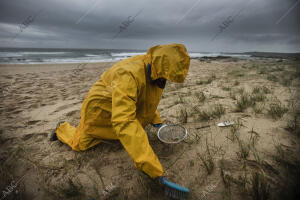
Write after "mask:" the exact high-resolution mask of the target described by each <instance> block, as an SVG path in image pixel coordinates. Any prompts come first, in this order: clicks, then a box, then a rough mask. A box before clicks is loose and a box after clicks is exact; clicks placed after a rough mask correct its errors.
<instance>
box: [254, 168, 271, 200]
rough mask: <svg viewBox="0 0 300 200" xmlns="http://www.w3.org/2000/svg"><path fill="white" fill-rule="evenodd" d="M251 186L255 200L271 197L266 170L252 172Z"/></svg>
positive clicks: (265, 199) (264, 199)
mask: <svg viewBox="0 0 300 200" xmlns="http://www.w3.org/2000/svg"><path fill="white" fill-rule="evenodd" d="M251 186H252V187H251V189H252V190H251V191H252V193H251V196H252V199H253V200H267V199H270V185H269V184H268V182H267V178H266V176H265V174H264V172H260V171H255V172H253V173H252V179H251Z"/></svg>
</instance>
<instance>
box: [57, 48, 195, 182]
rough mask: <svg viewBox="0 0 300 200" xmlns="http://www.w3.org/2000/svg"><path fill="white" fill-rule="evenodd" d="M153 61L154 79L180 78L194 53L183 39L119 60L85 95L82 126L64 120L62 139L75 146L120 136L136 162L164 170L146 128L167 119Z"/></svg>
mask: <svg viewBox="0 0 300 200" xmlns="http://www.w3.org/2000/svg"><path fill="white" fill-rule="evenodd" d="M148 64H151V78H152V80H155V79H157V78H165V79H167V80H168V81H173V82H178V83H181V82H183V81H184V79H185V77H186V75H187V73H188V69H189V65H190V57H189V55H188V53H187V50H186V48H185V47H184V46H183V45H182V44H169V45H158V46H154V47H152V48H150V49H149V50H148V51H147V54H146V55H139V56H134V57H131V58H128V59H125V60H122V61H120V62H118V63H116V64H115V65H114V66H112V67H111V68H110V69H108V70H107V71H106V72H104V73H103V74H102V76H101V79H100V80H99V81H97V82H96V83H95V84H94V85H93V86H92V88H91V89H90V91H89V92H88V94H87V96H86V97H85V100H84V101H83V104H82V108H81V120H80V123H79V126H78V127H77V128H75V127H73V126H71V125H70V124H69V123H66V122H65V123H63V124H61V125H60V126H59V127H58V128H57V130H56V134H57V137H58V139H59V140H61V141H62V142H64V143H66V144H68V145H69V146H71V147H72V149H73V150H76V151H84V150H86V149H88V148H90V147H93V146H94V145H96V144H98V143H100V142H101V139H113V140H114V139H116V140H120V142H121V143H122V145H123V146H124V148H125V149H126V151H127V152H128V153H129V155H130V156H131V158H132V159H133V161H134V165H135V167H137V168H138V169H141V170H143V171H144V172H145V173H147V174H148V175H149V176H150V177H152V178H155V177H157V176H162V175H163V168H162V166H161V164H160V162H159V160H158V158H157V156H156V155H155V153H154V152H153V150H152V148H151V146H150V145H149V142H148V137H147V134H146V132H145V131H144V128H143V127H145V126H146V125H147V124H149V123H153V124H158V123H161V122H162V120H161V119H160V116H159V114H158V112H157V106H158V103H159V101H160V98H161V95H162V92H163V90H162V89H160V88H159V87H158V86H156V85H154V84H151V83H150V79H149V76H148V71H147V65H148Z"/></svg>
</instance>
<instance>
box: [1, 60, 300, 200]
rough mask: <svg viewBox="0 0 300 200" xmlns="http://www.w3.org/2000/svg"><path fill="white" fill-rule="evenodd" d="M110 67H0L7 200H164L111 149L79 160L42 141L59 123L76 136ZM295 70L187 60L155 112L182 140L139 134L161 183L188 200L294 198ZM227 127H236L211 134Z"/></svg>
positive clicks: (273, 64) (108, 145)
mask: <svg viewBox="0 0 300 200" xmlns="http://www.w3.org/2000/svg"><path fill="white" fill-rule="evenodd" d="M113 64H114V63H89V64H86V65H84V64H44V65H40V64H35V65H0V87H1V91H2V94H1V96H0V98H1V101H0V109H1V116H0V120H1V123H0V145H1V148H0V160H1V168H0V170H1V171H0V186H1V187H0V189H1V190H2V196H3V197H4V196H5V199H92V198H94V199H147V198H148V199H165V198H164V197H163V193H161V192H160V191H158V190H157V189H155V188H153V187H152V184H153V183H151V181H149V180H147V178H145V177H144V176H143V175H141V173H139V172H138V170H136V169H135V168H134V166H133V162H132V160H131V158H130V157H129V155H128V154H127V152H126V151H125V150H124V149H123V147H122V145H121V144H120V143H119V142H118V141H105V142H103V143H101V144H99V145H98V146H96V147H95V148H92V149H91V150H88V151H86V152H74V151H72V150H71V148H70V147H69V146H67V145H65V144H62V143H61V142H60V141H55V142H50V141H49V136H50V133H51V132H52V130H53V129H54V128H55V126H56V123H57V122H58V121H60V120H65V121H68V122H70V123H71V124H72V125H74V126H77V124H78V122H79V120H80V108H81V103H82V101H83V99H84V97H85V95H86V94H87V92H88V91H89V89H90V87H91V86H92V85H93V84H94V83H95V82H96V81H97V80H98V79H99V78H100V75H101V73H103V72H104V71H105V70H106V69H108V68H109V67H111V66H112V65H113ZM299 67H300V65H299V61H291V60H277V59H259V60H239V59H230V58H224V59H217V60H210V59H193V60H191V66H190V71H189V74H188V77H187V79H186V81H185V82H184V83H183V84H175V83H168V84H167V86H166V88H165V91H164V93H163V97H162V99H161V102H160V104H159V108H158V110H159V112H160V114H161V117H162V119H163V120H164V121H165V123H180V124H182V125H183V126H184V127H186V128H187V130H188V133H189V135H188V137H187V139H185V140H184V141H183V142H181V143H180V144H176V145H167V144H163V143H161V142H160V141H159V140H158V138H157V137H156V131H157V129H156V128H153V127H150V126H148V127H146V131H147V133H148V137H149V141H150V143H151V145H152V147H153V149H154V151H155V153H156V154H157V155H158V157H159V159H160V161H161V163H162V165H163V167H164V169H165V172H166V173H165V175H166V177H167V179H169V180H171V181H174V182H176V183H179V184H181V185H183V186H185V187H188V188H189V189H190V190H191V195H190V199H201V198H202V199H204V198H205V199H226V198H227V199H252V197H253V196H254V194H256V192H255V191H257V194H258V195H260V196H263V195H269V196H270V197H272V198H271V199H276V198H278V199H280V198H285V196H284V195H287V194H290V195H291V194H292V192H290V191H291V189H292V188H293V187H294V186H296V183H295V182H293V181H294V179H293V178H291V177H295V176H296V175H299V166H300V165H299V156H298V152H299V147H300V146H299V144H300V141H299V136H300V135H299V118H298V121H297V120H296V122H295V118H296V117H295V116H298V117H299V105H297V103H298V100H299V88H300V85H299V79H300V76H299ZM297 69H298V71H297ZM237 105H239V106H237ZM286 109H288V110H286ZM297 112H298V114H297ZM281 115H282V116H281ZM226 120H232V121H234V122H235V125H233V126H230V127H218V126H217V124H218V123H219V122H222V121H226ZM295 174H296V175H295ZM287 177H290V178H287ZM298 177H299V176H298ZM257 186H261V187H258V188H257ZM3 191H5V193H3Z"/></svg>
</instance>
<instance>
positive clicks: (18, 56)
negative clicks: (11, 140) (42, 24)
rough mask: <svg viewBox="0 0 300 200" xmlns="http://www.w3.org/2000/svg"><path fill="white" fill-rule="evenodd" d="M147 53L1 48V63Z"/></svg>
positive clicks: (98, 59) (244, 56)
mask: <svg viewBox="0 0 300 200" xmlns="http://www.w3.org/2000/svg"><path fill="white" fill-rule="evenodd" d="M142 54H146V51H143V50H129V49H127V50H126V49H122V50H116V49H36V48H34V49H29V48H26V49H24V48H6V49H0V64H41V63H45V64H51V63H95V62H114V61H118V60H122V59H124V58H128V57H131V56H135V55H142ZM189 55H190V57H191V58H201V57H217V56H230V57H236V58H242V59H249V58H250V57H251V55H247V54H240V53H236V54H233V53H207V52H206V53H205V52H189Z"/></svg>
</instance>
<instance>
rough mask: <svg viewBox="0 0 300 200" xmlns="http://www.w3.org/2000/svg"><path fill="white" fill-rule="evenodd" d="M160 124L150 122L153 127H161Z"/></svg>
mask: <svg viewBox="0 0 300 200" xmlns="http://www.w3.org/2000/svg"><path fill="white" fill-rule="evenodd" d="M162 125H163V124H162V123H160V124H152V126H153V127H155V128H160V127H162Z"/></svg>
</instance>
